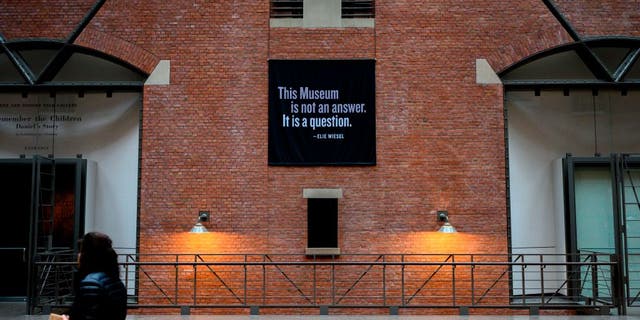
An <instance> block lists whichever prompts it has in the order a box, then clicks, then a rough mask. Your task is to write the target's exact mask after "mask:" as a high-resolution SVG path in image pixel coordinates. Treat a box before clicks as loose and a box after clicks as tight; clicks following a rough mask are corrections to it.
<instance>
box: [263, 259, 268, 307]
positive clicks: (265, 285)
mask: <svg viewBox="0 0 640 320" xmlns="http://www.w3.org/2000/svg"><path fill="white" fill-rule="evenodd" d="M266 261H267V256H266V255H262V304H263V305H265V304H267V265H266Z"/></svg>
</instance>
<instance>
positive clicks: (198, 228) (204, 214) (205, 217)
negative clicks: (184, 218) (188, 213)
mask: <svg viewBox="0 0 640 320" xmlns="http://www.w3.org/2000/svg"><path fill="white" fill-rule="evenodd" d="M209 216H210V215H209V211H200V212H198V220H196V224H195V225H194V226H193V228H191V231H189V232H191V233H205V232H209V231H208V230H207V228H205V227H204V226H203V225H202V223H203V222H206V221H209Z"/></svg>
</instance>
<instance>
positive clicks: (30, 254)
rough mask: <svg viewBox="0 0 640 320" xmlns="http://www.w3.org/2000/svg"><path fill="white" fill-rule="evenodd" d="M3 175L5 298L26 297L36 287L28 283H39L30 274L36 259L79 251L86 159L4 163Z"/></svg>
mask: <svg viewBox="0 0 640 320" xmlns="http://www.w3.org/2000/svg"><path fill="white" fill-rule="evenodd" d="M52 163H53V164H54V168H53V169H54V170H53V171H52V170H51V169H52V168H51V164H52ZM51 172H54V176H53V177H52V180H50V181H51V182H53V184H52V185H51V186H48V185H47V182H46V181H45V179H44V178H42V177H43V176H44V175H50V174H51ZM0 176H1V177H3V179H2V183H0V203H2V204H3V206H2V207H3V209H2V210H1V211H0V212H1V214H2V219H3V220H2V222H3V223H0V259H2V261H3V270H4V272H2V273H1V275H0V277H1V278H0V283H2V284H3V285H2V286H1V287H0V299H1V300H15V299H24V298H26V297H27V296H28V292H29V286H30V285H32V284H30V283H29V282H33V281H35V280H37V277H36V276H35V275H31V276H30V274H29V270H31V265H32V264H33V262H34V261H35V257H36V255H38V254H41V253H45V252H49V253H50V252H68V253H71V254H75V252H76V251H77V240H78V237H79V235H81V234H82V232H83V230H82V229H83V228H82V225H83V223H82V221H83V219H84V214H85V212H84V205H83V204H84V198H85V178H84V177H85V176H86V160H83V159H55V161H48V162H47V161H42V160H39V159H38V157H34V158H33V159H26V158H20V159H0ZM51 187H52V188H51ZM47 192H50V193H51V194H52V195H53V197H48V196H47V195H46V193H47ZM50 200H53V202H51V201H50ZM50 202H51V203H52V205H49V204H48V203H50ZM30 278H31V279H32V281H30Z"/></svg>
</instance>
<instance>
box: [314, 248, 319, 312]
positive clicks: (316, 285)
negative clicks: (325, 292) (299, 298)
mask: <svg viewBox="0 0 640 320" xmlns="http://www.w3.org/2000/svg"><path fill="white" fill-rule="evenodd" d="M313 262H314V263H313V304H314V305H318V292H317V290H318V265H317V264H315V262H316V256H313Z"/></svg>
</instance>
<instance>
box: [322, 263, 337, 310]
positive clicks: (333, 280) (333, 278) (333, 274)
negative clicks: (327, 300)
mask: <svg viewBox="0 0 640 320" xmlns="http://www.w3.org/2000/svg"><path fill="white" fill-rule="evenodd" d="M332 261H333V260H332ZM335 304H336V265H335V264H334V263H332V264H331V305H335ZM321 310H322V309H321Z"/></svg>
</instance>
